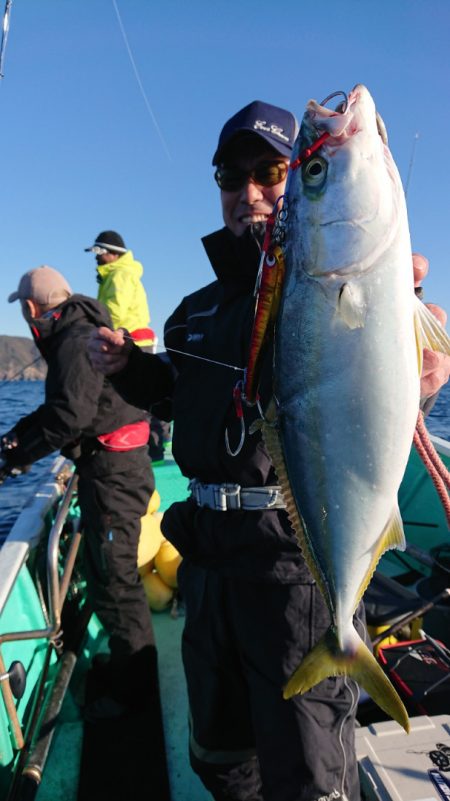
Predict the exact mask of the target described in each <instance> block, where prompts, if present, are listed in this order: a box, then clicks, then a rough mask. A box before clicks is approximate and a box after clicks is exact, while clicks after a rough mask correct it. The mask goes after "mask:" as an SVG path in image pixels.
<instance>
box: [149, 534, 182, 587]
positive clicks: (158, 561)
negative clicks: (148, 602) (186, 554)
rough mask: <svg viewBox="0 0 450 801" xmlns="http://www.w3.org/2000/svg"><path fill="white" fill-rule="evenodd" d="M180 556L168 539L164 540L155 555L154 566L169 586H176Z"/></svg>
mask: <svg viewBox="0 0 450 801" xmlns="http://www.w3.org/2000/svg"><path fill="white" fill-rule="evenodd" d="M181 559H182V557H181V556H180V554H179V553H178V551H177V549H176V548H175V546H174V545H172V543H171V542H169V540H164V541H163V542H162V543H161V547H160V549H159V551H158V553H157V554H156V556H155V568H156V570H157V571H158V573H159V575H160V576H161V578H162V580H163V581H164V582H165V583H166V584H168V586H169V587H172V588H173V589H175V588H176V587H178V583H177V570H178V567H179V565H180V562H181Z"/></svg>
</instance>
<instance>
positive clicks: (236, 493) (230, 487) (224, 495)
mask: <svg viewBox="0 0 450 801" xmlns="http://www.w3.org/2000/svg"><path fill="white" fill-rule="evenodd" d="M219 489H220V501H221V504H222V503H223V504H224V505H223V506H222V505H221V507H220V508H221V509H222V510H223V511H224V512H225V511H226V510H227V509H240V508H241V487H240V484H220V485H219Z"/></svg>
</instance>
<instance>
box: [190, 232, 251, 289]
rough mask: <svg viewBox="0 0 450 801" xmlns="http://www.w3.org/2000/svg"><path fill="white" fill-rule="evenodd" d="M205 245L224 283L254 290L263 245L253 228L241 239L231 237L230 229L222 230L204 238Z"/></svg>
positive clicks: (218, 276) (213, 265)
mask: <svg viewBox="0 0 450 801" xmlns="http://www.w3.org/2000/svg"><path fill="white" fill-rule="evenodd" d="M202 243H203V247H204V248H205V250H206V254H207V256H208V259H209V260H210V262H211V266H212V268H213V270H214V272H215V274H216V275H217V278H218V279H219V281H220V282H221V283H223V284H231V283H232V284H241V285H243V286H245V287H246V288H247V287H248V288H253V287H254V285H255V281H256V276H257V274H258V267H259V261H260V258H261V245H260V243H259V241H258V238H257V235H256V234H255V232H254V231H253V230H252V229H251V226H249V227H248V228H247V229H246V231H245V233H244V234H243V235H242V236H239V237H238V236H235V235H234V234H232V233H231V231H230V229H229V228H226V227H224V228H221V229H220V231H215V232H214V233H213V234H209V235H208V236H205V237H203V239H202Z"/></svg>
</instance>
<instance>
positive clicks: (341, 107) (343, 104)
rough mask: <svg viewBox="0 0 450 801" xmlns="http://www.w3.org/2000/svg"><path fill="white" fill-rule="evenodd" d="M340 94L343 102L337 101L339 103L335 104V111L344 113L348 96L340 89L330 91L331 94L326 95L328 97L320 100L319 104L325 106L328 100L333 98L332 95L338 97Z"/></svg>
mask: <svg viewBox="0 0 450 801" xmlns="http://www.w3.org/2000/svg"><path fill="white" fill-rule="evenodd" d="M341 95H342V97H343V98H344V100H343V102H341V103H339V105H337V106H336V109H335V111H338V112H339V114H345V112H346V111H347V108H348V97H347V95H346V93H345V92H341V91H338V92H332V93H331V95H328V97H326V98H325V100H322V102H321V104H320V105H321V106H325V105H326V104H327V103H328V102H329V101H330V100H332V99H333V97H340V96H341Z"/></svg>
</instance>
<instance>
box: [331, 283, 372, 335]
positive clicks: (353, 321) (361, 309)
mask: <svg viewBox="0 0 450 801" xmlns="http://www.w3.org/2000/svg"><path fill="white" fill-rule="evenodd" d="M336 311H337V315H338V317H339V319H340V320H342V322H344V323H345V325H346V326H347V327H348V328H351V329H352V330H353V329H354V328H364V323H365V319H366V304H365V303H364V299H363V297H362V294H361V291H360V289H359V287H357V285H356V284H352V283H350V282H348V283H346V284H343V285H342V286H341V288H340V291H339V297H338V302H337V310H336Z"/></svg>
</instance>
